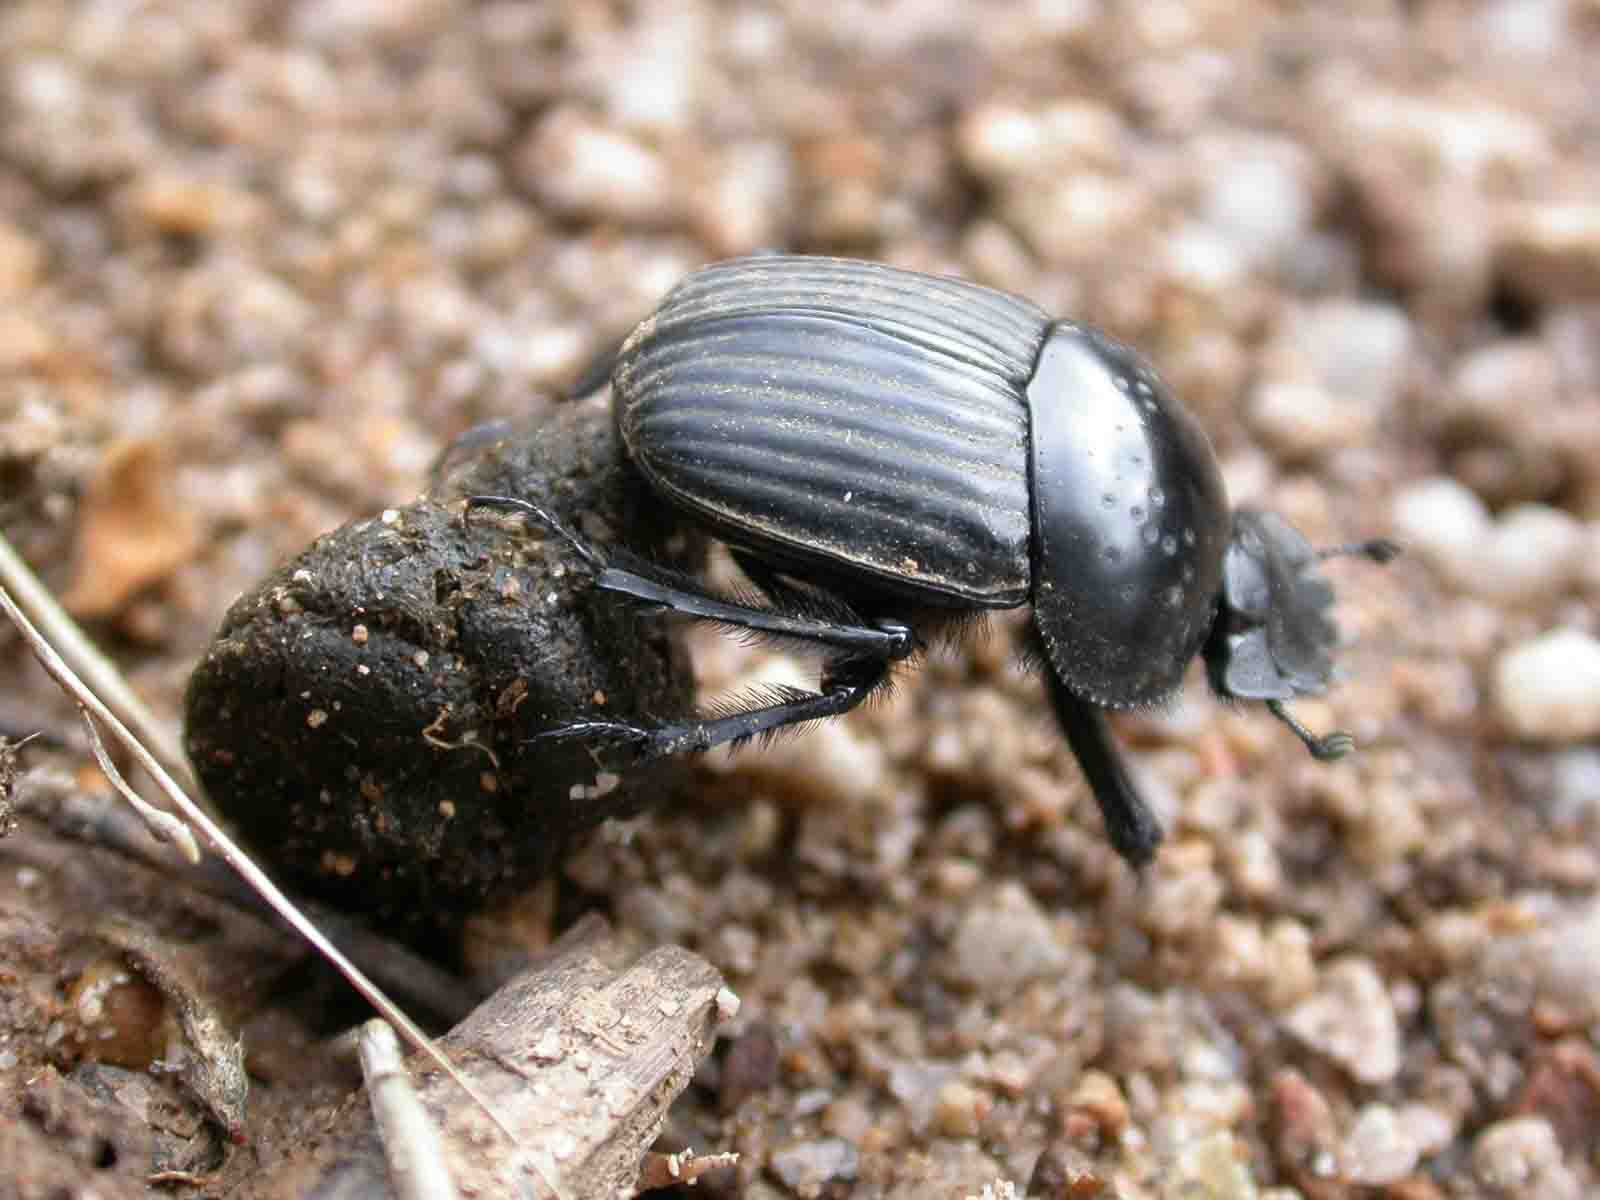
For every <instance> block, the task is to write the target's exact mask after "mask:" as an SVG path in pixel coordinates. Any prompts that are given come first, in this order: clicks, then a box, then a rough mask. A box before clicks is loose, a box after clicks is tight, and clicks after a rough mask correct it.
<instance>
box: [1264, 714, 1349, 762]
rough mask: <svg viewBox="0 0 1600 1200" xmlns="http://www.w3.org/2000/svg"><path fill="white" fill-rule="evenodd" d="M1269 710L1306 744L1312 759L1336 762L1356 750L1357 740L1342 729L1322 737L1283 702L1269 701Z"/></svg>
mask: <svg viewBox="0 0 1600 1200" xmlns="http://www.w3.org/2000/svg"><path fill="white" fill-rule="evenodd" d="M1267 709H1268V711H1270V712H1271V713H1272V715H1273V716H1275V717H1277V718H1278V720H1280V721H1282V722H1283V723H1284V724H1285V725H1287V726H1288V727H1289V728H1290V730H1291V731H1293V733H1294V735H1295V737H1297V738H1299V739H1300V741H1301V742H1302V743H1304V745H1305V748H1306V749H1307V750H1308V751H1309V752H1310V754H1311V757H1312V758H1314V759H1316V760H1317V761H1318V762H1334V761H1336V760H1338V759H1341V758H1343V757H1344V756H1345V755H1347V754H1349V753H1350V751H1352V750H1354V749H1355V748H1356V739H1355V738H1353V737H1351V736H1350V735H1349V734H1348V733H1346V732H1345V731H1344V730H1342V729H1335V730H1334V731H1333V732H1332V733H1325V734H1322V735H1321V736H1320V737H1319V736H1318V735H1317V734H1315V733H1312V732H1311V730H1309V729H1307V728H1306V727H1305V726H1304V725H1302V724H1301V723H1300V722H1299V721H1297V720H1296V719H1295V717H1294V714H1293V713H1291V712H1290V711H1289V710H1288V709H1287V708H1285V707H1284V705H1283V702H1282V701H1281V700H1268V701H1267Z"/></svg>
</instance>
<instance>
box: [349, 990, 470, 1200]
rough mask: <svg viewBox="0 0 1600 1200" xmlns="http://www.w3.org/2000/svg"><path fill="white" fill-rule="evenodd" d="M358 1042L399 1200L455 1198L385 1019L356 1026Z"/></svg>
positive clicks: (436, 1136)
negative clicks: (359, 1032) (357, 1028)
mask: <svg viewBox="0 0 1600 1200" xmlns="http://www.w3.org/2000/svg"><path fill="white" fill-rule="evenodd" d="M358 1046H359V1050H360V1054H361V1076H362V1078H363V1079H365V1080H366V1083H367V1096H368V1098H369V1099H370V1100H371V1101H372V1116H373V1119H374V1120H376V1121H377V1123H378V1134H379V1140H380V1141H382V1143H383V1153H384V1157H385V1158H386V1159H387V1160H388V1163H389V1182H390V1184H392V1185H393V1187H394V1192H395V1195H396V1196H398V1197H400V1200H456V1187H455V1184H454V1183H453V1182H452V1181H451V1179H450V1168H449V1167H447V1166H446V1165H445V1161H444V1147H443V1146H442V1145H441V1144H440V1141H439V1134H438V1131H437V1130H436V1129H434V1126H433V1122H432V1121H430V1120H429V1119H428V1114H427V1111H426V1110H425V1109H424V1108H423V1107H422V1101H421V1100H420V1099H418V1098H417V1091H416V1088H414V1087H412V1085H411V1076H410V1075H409V1074H408V1073H407V1071H406V1068H405V1064H404V1063H403V1062H402V1061H401V1060H400V1043H399V1042H398V1041H397V1040H396V1039H395V1036H394V1029H393V1028H392V1027H391V1026H390V1025H389V1023H388V1022H387V1021H378V1020H372V1021H368V1022H367V1023H366V1024H365V1025H363V1026H362V1027H361V1037H360V1039H359V1042H358Z"/></svg>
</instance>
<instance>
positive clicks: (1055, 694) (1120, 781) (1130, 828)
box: [1045, 671, 1162, 867]
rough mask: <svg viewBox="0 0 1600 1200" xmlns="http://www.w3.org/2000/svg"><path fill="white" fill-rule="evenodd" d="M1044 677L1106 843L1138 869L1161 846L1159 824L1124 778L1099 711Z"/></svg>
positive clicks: (1052, 678) (1051, 676)
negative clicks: (1095, 805)
mask: <svg viewBox="0 0 1600 1200" xmlns="http://www.w3.org/2000/svg"><path fill="white" fill-rule="evenodd" d="M1045 675H1046V677H1047V679H1048V681H1049V685H1050V699H1051V700H1052V702H1053V703H1054V704H1055V710H1056V719H1057V720H1058V721H1059V722H1060V723H1061V729H1062V732H1064V733H1065V734H1066V735H1067V743H1068V744H1069V745H1070V746H1071V747H1072V752H1073V753H1074V754H1075V755H1077V756H1078V765H1079V766H1081V767H1082V768H1083V774H1084V778H1086V779H1087V780H1088V781H1089V788H1090V790H1091V791H1093V792H1094V798H1095V800H1096V801H1097V802H1098V803H1099V805H1100V816H1101V818H1102V819H1103V820H1104V821H1105V826H1106V837H1107V838H1108V839H1109V840H1110V842H1111V845H1112V847H1113V848H1114V849H1115V850H1116V852H1117V853H1118V854H1120V855H1122V857H1123V858H1124V859H1126V860H1127V862H1128V864H1129V865H1130V866H1133V867H1142V866H1144V865H1145V864H1146V863H1148V862H1149V861H1150V860H1151V859H1152V858H1154V857H1155V853H1156V847H1157V846H1159V845H1160V844H1161V837H1162V833H1161V822H1160V821H1158V820H1157V819H1156V815H1155V813H1153V812H1151V811H1150V806H1149V805H1148V804H1146V803H1145V800H1144V797H1143V796H1141V795H1139V792H1138V789H1137V788H1135V787H1134V786H1133V780H1131V779H1129V778H1128V771H1127V768H1126V767H1125V766H1124V765H1123V762H1122V755H1121V754H1120V753H1119V752H1118V750H1117V745H1116V742H1115V741H1114V740H1113V738H1112V735H1111V726H1110V725H1109V724H1108V723H1107V722H1106V716H1105V712H1104V710H1103V709H1101V708H1099V707H1098V706H1097V705H1093V704H1090V703H1089V702H1088V701H1086V700H1083V699H1081V698H1079V697H1078V696H1075V695H1073V694H1072V692H1071V691H1069V690H1068V689H1067V687H1066V685H1064V684H1063V683H1062V682H1061V681H1060V680H1059V679H1057V678H1056V677H1055V673H1054V672H1053V671H1047V672H1045Z"/></svg>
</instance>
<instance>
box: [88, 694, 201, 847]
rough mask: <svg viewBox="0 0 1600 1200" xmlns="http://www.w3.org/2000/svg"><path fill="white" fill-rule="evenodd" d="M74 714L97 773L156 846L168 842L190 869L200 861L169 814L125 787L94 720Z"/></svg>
mask: <svg viewBox="0 0 1600 1200" xmlns="http://www.w3.org/2000/svg"><path fill="white" fill-rule="evenodd" d="M78 711H79V712H80V713H81V714H83V727H84V728H85V729H87V730H88V731H89V745H90V747H91V748H92V749H93V750H94V761H95V762H96V763H98V764H99V765H100V773H101V774H102V775H104V776H105V777H106V778H107V779H109V780H110V781H111V786H112V787H114V788H116V789H117V791H118V793H119V794H120V795H121V796H122V798H123V799H124V800H126V801H127V802H128V803H129V804H130V805H132V806H133V811H134V812H136V813H138V814H139V816H140V817H141V818H142V819H143V821H144V823H145V827H146V828H147V829H149V830H150V834H151V836H152V837H154V838H155V839H156V840H157V841H158V842H171V843H173V844H174V845H176V846H177V847H178V849H180V850H181V851H183V857H184V858H186V859H188V860H189V863H190V865H194V864H196V863H198V862H199V861H200V846H199V844H198V843H197V842H196V841H195V840H194V832H193V831H192V830H191V829H190V828H189V827H188V826H187V825H185V824H184V823H183V822H182V821H180V820H178V818H177V817H175V816H173V815H172V814H171V813H169V812H164V811H163V810H161V809H159V808H156V807H155V806H154V805H153V804H146V803H145V801H144V798H143V797H142V796H140V795H139V793H138V792H136V791H134V790H133V789H132V788H131V787H129V786H128V781H127V780H126V779H124V778H123V777H122V772H121V771H119V770H117V764H116V763H114V762H112V761H111V755H109V754H108V753H106V744H105V742H104V741H102V740H101V738H100V730H99V729H98V728H96V726H95V723H94V718H93V717H92V716H90V715H89V710H88V709H87V708H85V707H84V706H83V705H82V704H79V705H78Z"/></svg>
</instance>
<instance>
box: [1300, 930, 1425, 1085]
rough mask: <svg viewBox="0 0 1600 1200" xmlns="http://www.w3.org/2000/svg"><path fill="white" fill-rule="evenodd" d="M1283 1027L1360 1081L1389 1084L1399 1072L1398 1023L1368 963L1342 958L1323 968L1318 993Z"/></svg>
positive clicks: (1374, 968) (1380, 979)
mask: <svg viewBox="0 0 1600 1200" xmlns="http://www.w3.org/2000/svg"><path fill="white" fill-rule="evenodd" d="M1284 1025H1285V1026H1286V1027H1287V1028H1288V1030H1289V1032H1290V1033H1291V1034H1293V1035H1294V1036H1295V1037H1296V1038H1298V1039H1299V1040H1300V1041H1301V1042H1303V1043H1305V1044H1306V1045H1307V1046H1308V1047H1310V1048H1311V1049H1312V1050H1315V1051H1317V1052H1318V1053H1320V1054H1322V1055H1324V1056H1325V1057H1327V1058H1329V1059H1331V1060H1332V1061H1333V1062H1335V1063H1337V1064H1338V1065H1339V1066H1340V1067H1342V1068H1343V1069H1344V1070H1345V1071H1346V1072H1347V1073H1349V1075H1350V1076H1351V1078H1353V1079H1355V1080H1356V1081H1357V1082H1358V1083H1365V1084H1381V1083H1388V1082H1389V1081H1390V1080H1392V1079H1393V1078H1394V1077H1395V1076H1396V1075H1397V1074H1399V1072H1400V1023H1399V1020H1398V1018H1397V1017H1396V1015H1395V1011H1394V1004H1393V1002H1392V1001H1391V1000H1390V998H1389V991H1388V989H1387V988H1386V987H1384V985H1383V978H1382V976H1380V975H1379V974H1378V969H1377V968H1376V967H1374V966H1373V965H1372V963H1371V962H1369V961H1368V960H1367V959H1364V958H1342V959H1338V960H1337V961H1335V962H1334V963H1333V964H1331V965H1330V966H1329V967H1327V968H1326V969H1325V970H1324V971H1323V972H1322V978H1321V979H1320V980H1319V981H1318V984H1317V990H1316V991H1315V992H1314V993H1312V995H1311V996H1309V997H1308V998H1307V999H1305V1000H1303V1001H1301V1002H1300V1003H1299V1004H1297V1005H1295V1007H1294V1008H1293V1009H1291V1010H1290V1011H1289V1014H1288V1015H1287V1016H1286V1017H1285V1018H1284Z"/></svg>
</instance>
